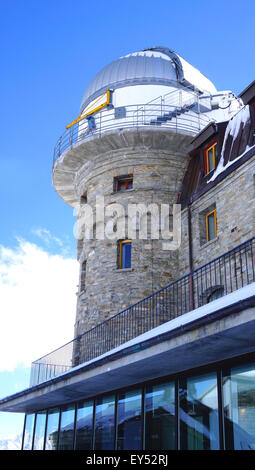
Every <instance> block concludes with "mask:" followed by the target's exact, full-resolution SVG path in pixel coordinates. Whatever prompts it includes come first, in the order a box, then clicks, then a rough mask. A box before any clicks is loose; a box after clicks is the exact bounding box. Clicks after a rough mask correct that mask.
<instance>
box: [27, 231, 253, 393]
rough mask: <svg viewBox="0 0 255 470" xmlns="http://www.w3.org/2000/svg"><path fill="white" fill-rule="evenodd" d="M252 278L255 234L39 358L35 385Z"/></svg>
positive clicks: (33, 373)
mask: <svg viewBox="0 0 255 470" xmlns="http://www.w3.org/2000/svg"><path fill="white" fill-rule="evenodd" d="M252 282H255V237H253V238H251V239H250V240H248V241H245V242H243V243H242V244H240V245H238V246H236V247H235V248H233V249H232V250H230V251H228V252H226V253H224V254H223V255H220V256H219V257H217V258H215V259H214V260H212V261H209V262H208V263H206V264H205V265H203V266H201V267H200V268H197V269H196V270H194V271H192V272H190V273H188V274H186V275H184V276H183V277H181V278H180V279H178V280H176V281H174V282H172V283H171V284H169V285H168V286H166V287H163V288H162V289H160V290H158V291H157V292H154V293H152V294H151V295H149V296H148V297H146V298H144V299H142V300H140V301H139V302H136V303H135V304H133V305H131V306H130V307H127V308H126V309H124V310H122V311H121V312H119V313H117V314H116V315H114V316H112V317H110V318H108V319H107V320H105V321H103V322H102V323H100V324H98V325H96V326H94V327H93V328H91V329H90V330H88V331H86V332H84V333H83V334H81V335H80V336H78V337H76V338H74V339H73V340H72V341H70V342H69V343H67V344H65V345H64V346H61V347H60V348H58V349H56V350H55V351H52V352H51V353H49V354H47V355H45V356H43V357H41V358H40V359H38V360H37V361H34V362H33V363H32V367H31V381H30V386H33V385H36V384H38V383H41V382H43V381H45V380H48V379H49V378H52V377H55V376H57V375H59V374H61V373H63V372H66V371H68V370H70V369H71V368H73V367H75V366H77V365H79V364H82V363H84V362H87V361H89V360H92V359H94V358H96V357H98V356H100V355H102V354H104V353H106V352H107V351H110V350H112V349H114V348H116V347H118V346H120V345H121V344H123V343H125V342H127V341H129V340H131V339H133V338H135V337H137V336H139V335H141V334H143V333H145V332H146V331H149V330H151V329H153V328H155V327H157V326H159V325H161V324H163V323H165V322H168V321H170V320H172V319H174V318H176V317H178V316H181V315H183V314H185V313H188V312H190V311H192V310H194V309H196V308H198V307H200V306H202V305H204V304H206V303H208V302H210V301H212V300H214V299H215V298H219V297H222V296H224V295H226V294H229V293H231V292H233V291H235V290H237V289H239V288H241V287H244V286H246V285H248V284H250V283H252Z"/></svg>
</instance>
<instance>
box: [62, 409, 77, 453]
mask: <svg viewBox="0 0 255 470" xmlns="http://www.w3.org/2000/svg"><path fill="white" fill-rule="evenodd" d="M74 415H75V408H74V405H71V406H66V407H64V408H63V409H62V411H61V419H60V433H59V443H58V449H59V450H73V439H74Z"/></svg>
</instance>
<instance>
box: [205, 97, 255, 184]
mask: <svg viewBox="0 0 255 470" xmlns="http://www.w3.org/2000/svg"><path fill="white" fill-rule="evenodd" d="M249 120H250V108H249V105H245V106H243V107H242V108H241V109H240V110H239V111H238V112H237V113H236V114H235V115H234V116H233V117H232V118H231V119H230V120H229V122H228V125H227V127H226V131H225V136H224V141H223V145H222V150H221V155H220V160H219V163H218V165H217V168H216V170H215V172H214V173H213V176H212V177H211V178H210V179H209V180H208V181H207V183H209V182H211V181H214V180H215V179H216V178H217V176H219V175H220V174H221V173H222V172H223V171H225V170H226V169H227V168H228V167H229V166H231V165H232V164H233V163H234V162H236V161H237V160H239V159H240V158H241V157H242V156H243V155H244V154H245V153H246V152H247V151H248V150H249V149H250V148H252V147H254V146H252V147H250V146H249V145H247V147H246V149H245V151H244V152H243V153H242V154H241V155H239V156H238V157H237V158H235V159H234V160H231V161H229V162H228V163H227V164H225V165H224V153H225V148H226V143H227V140H228V138H229V136H231V137H232V144H231V148H230V151H229V153H230V155H231V152H232V149H233V145H234V142H235V139H236V138H237V136H238V134H239V131H240V127H241V125H243V127H244V126H245V125H246V123H247V122H248V121H249Z"/></svg>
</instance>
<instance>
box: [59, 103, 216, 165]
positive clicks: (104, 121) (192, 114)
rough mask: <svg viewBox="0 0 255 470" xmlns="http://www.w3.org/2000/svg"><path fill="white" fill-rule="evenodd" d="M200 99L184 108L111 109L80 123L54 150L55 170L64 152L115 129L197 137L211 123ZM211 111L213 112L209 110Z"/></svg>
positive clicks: (136, 107) (133, 107)
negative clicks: (156, 130)
mask: <svg viewBox="0 0 255 470" xmlns="http://www.w3.org/2000/svg"><path fill="white" fill-rule="evenodd" d="M201 109H202V108H201V104H200V101H199V100H198V98H197V97H196V96H194V97H191V98H190V96H189V99H186V101H185V102H182V103H181V105H180V104H178V105H176V104H173V105H166V104H164V102H163V101H162V100H161V101H160V102H153V103H148V104H141V105H129V106H122V107H119V108H113V107H111V108H107V109H106V110H105V109H104V110H102V111H100V112H98V113H96V114H95V115H93V116H88V117H87V118H85V119H83V120H81V121H80V122H77V123H76V124H74V125H73V126H72V127H70V128H69V129H68V130H66V131H65V133H64V134H63V135H62V136H61V137H60V138H59V139H58V142H57V145H56V147H55V149H54V157H53V167H54V165H55V163H56V161H57V160H58V159H59V158H60V156H61V155H62V154H63V152H64V151H65V150H67V149H70V148H72V147H73V146H74V145H75V144H78V143H79V142H81V141H83V140H86V139H87V138H89V137H91V136H96V135H99V136H101V135H102V134H104V133H106V132H110V131H113V130H118V129H119V130H122V129H130V128H136V129H138V128H148V126H153V127H158V128H163V129H170V130H172V131H173V132H180V133H184V134H190V135H195V134H197V133H198V132H199V131H200V130H202V129H203V128H204V127H206V126H207V124H209V122H210V119H209V117H208V116H206V115H205V114H204V113H202V112H200V111H201ZM207 111H209V109H207Z"/></svg>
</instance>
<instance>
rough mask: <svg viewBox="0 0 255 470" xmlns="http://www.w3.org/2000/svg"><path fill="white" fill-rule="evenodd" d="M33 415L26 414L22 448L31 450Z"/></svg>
mask: <svg viewBox="0 0 255 470" xmlns="http://www.w3.org/2000/svg"><path fill="white" fill-rule="evenodd" d="M34 422H35V415H34V414H28V415H26V421H25V433H24V443H23V450H31V449H32V443H33V431H34Z"/></svg>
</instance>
